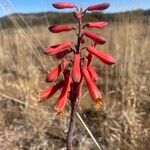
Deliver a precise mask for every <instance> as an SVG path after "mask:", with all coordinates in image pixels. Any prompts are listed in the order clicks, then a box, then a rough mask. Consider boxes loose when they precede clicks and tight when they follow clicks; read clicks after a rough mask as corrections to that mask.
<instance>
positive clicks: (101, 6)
mask: <svg viewBox="0 0 150 150" xmlns="http://www.w3.org/2000/svg"><path fill="white" fill-rule="evenodd" d="M109 6H110V3H102V4H97V5H93V6H89V7H88V8H87V10H88V11H94V10H105V9H107V8H108V7H109Z"/></svg>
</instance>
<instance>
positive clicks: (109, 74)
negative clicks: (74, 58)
mask: <svg viewBox="0 0 150 150" xmlns="http://www.w3.org/2000/svg"><path fill="white" fill-rule="evenodd" d="M60 1H61V0H60ZM60 1H59V2H60ZM54 2H58V1H53V0H39V1H36V0H32V1H27V0H21V1H20V0H0V150H65V138H66V133H67V127H68V124H69V114H70V108H69V104H68V105H67V107H66V111H65V113H64V115H63V116H62V117H59V116H57V115H56V113H55V112H54V109H53V107H54V104H55V101H56V99H57V97H58V94H59V92H58V93H57V94H55V95H54V96H53V97H52V99H50V100H49V101H46V102H44V103H40V104H39V103H37V101H38V99H37V97H36V94H37V92H39V91H41V90H42V89H43V88H44V87H47V86H49V84H47V83H45V77H46V72H47V70H51V69H52V68H53V67H54V66H56V65H57V64H58V63H59V61H58V60H57V59H56V58H55V57H54V58H50V57H48V56H45V55H43V54H42V49H43V48H45V47H47V46H48V45H54V44H56V43H60V42H62V41H65V40H70V39H71V40H72V41H76V37H75V36H74V35H75V34H74V32H67V33H61V34H51V33H50V32H49V31H48V26H50V25H54V24H72V25H73V26H76V21H75V20H74V18H73V16H72V13H71V12H72V10H70V9H69V10H65V11H62V10H61V11H60V10H55V9H54V8H52V6H51V3H54ZM65 2H71V3H74V4H76V5H78V6H79V7H83V8H84V9H85V8H86V7H87V6H89V5H94V4H99V3H102V2H105V1H99V0H95V1H92V0H88V1H85V0H82V1H73V0H70V1H68V0H66V1H65ZM109 2H110V3H111V7H110V8H109V9H107V10H105V11H103V12H93V13H88V14H87V15H86V17H85V19H84V22H85V23H86V22H88V21H107V22H108V23H109V25H108V27H107V28H105V29H104V30H100V29H94V30H93V32H95V33H97V34H100V35H103V36H104V37H105V38H106V39H107V43H106V44H105V45H103V46H98V49H103V50H105V51H106V52H108V53H110V54H111V55H112V56H113V57H115V58H116V60H117V64H116V65H114V66H112V67H110V66H106V65H104V64H102V63H100V62H99V61H98V60H97V59H95V60H94V62H93V66H94V67H95V69H96V71H97V73H98V74H99V76H100V78H99V80H98V81H97V82H96V84H97V86H98V87H99V89H101V91H102V94H103V97H104V106H103V108H102V109H101V110H100V111H95V110H94V109H93V104H92V101H91V99H90V96H89V94H88V92H87V87H86V85H85V84H84V90H83V91H84V92H83V97H82V100H81V106H80V108H79V109H78V113H79V114H80V116H81V117H82V119H83V120H84V122H85V123H86V125H87V127H88V128H89V129H90V131H91V132H92V134H93V136H94V137H95V139H96V140H97V142H98V143H99V145H100V146H101V148H102V150H148V149H150V144H149V141H150V133H149V131H150V130H149V129H150V128H149V124H150V92H149V91H150V64H149V60H150V48H149V47H150V1H148V0H147V1H145V0H130V1H129V0H128V1H126V0H119V1H115V0H109ZM90 42H91V41H90V40H89V41H88V43H90ZM69 57H71V56H69ZM76 127H77V128H76V131H75V134H74V143H73V145H74V149H75V150H96V149H98V148H97V146H96V145H95V143H94V142H93V140H92V138H91V137H90V136H89V134H88V133H87V131H86V129H85V127H84V126H83V124H82V123H81V121H80V120H79V118H77V123H76Z"/></svg>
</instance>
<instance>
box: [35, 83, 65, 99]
mask: <svg viewBox="0 0 150 150" xmlns="http://www.w3.org/2000/svg"><path fill="white" fill-rule="evenodd" d="M64 83H65V82H64V81H60V82H59V83H57V84H56V85H54V86H52V87H47V88H45V89H44V90H43V91H42V92H40V93H39V94H38V95H37V97H38V98H39V99H40V101H39V102H42V101H44V100H47V99H49V98H50V97H51V96H53V95H54V94H55V93H56V92H57V91H58V90H59V89H60V88H62V87H63V86H64Z"/></svg>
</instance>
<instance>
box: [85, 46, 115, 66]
mask: <svg viewBox="0 0 150 150" xmlns="http://www.w3.org/2000/svg"><path fill="white" fill-rule="evenodd" d="M87 51H88V52H90V53H91V54H93V55H94V56H96V57H97V58H98V59H100V60H101V61H102V62H103V63H105V64H107V65H113V64H115V63H116V61H115V59H114V58H113V57H112V56H110V55H109V54H107V53H105V52H102V51H98V50H96V49H95V48H94V47H92V46H88V47H87Z"/></svg>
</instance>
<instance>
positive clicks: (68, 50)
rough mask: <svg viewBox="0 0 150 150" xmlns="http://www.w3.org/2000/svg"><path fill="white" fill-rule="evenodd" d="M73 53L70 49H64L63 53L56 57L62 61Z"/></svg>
mask: <svg viewBox="0 0 150 150" xmlns="http://www.w3.org/2000/svg"><path fill="white" fill-rule="evenodd" d="M69 53H71V49H70V48H67V49H64V50H63V51H62V52H60V53H57V54H56V55H55V56H56V58H58V59H62V58H64V57H65V56H66V55H67V54H69Z"/></svg>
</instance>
